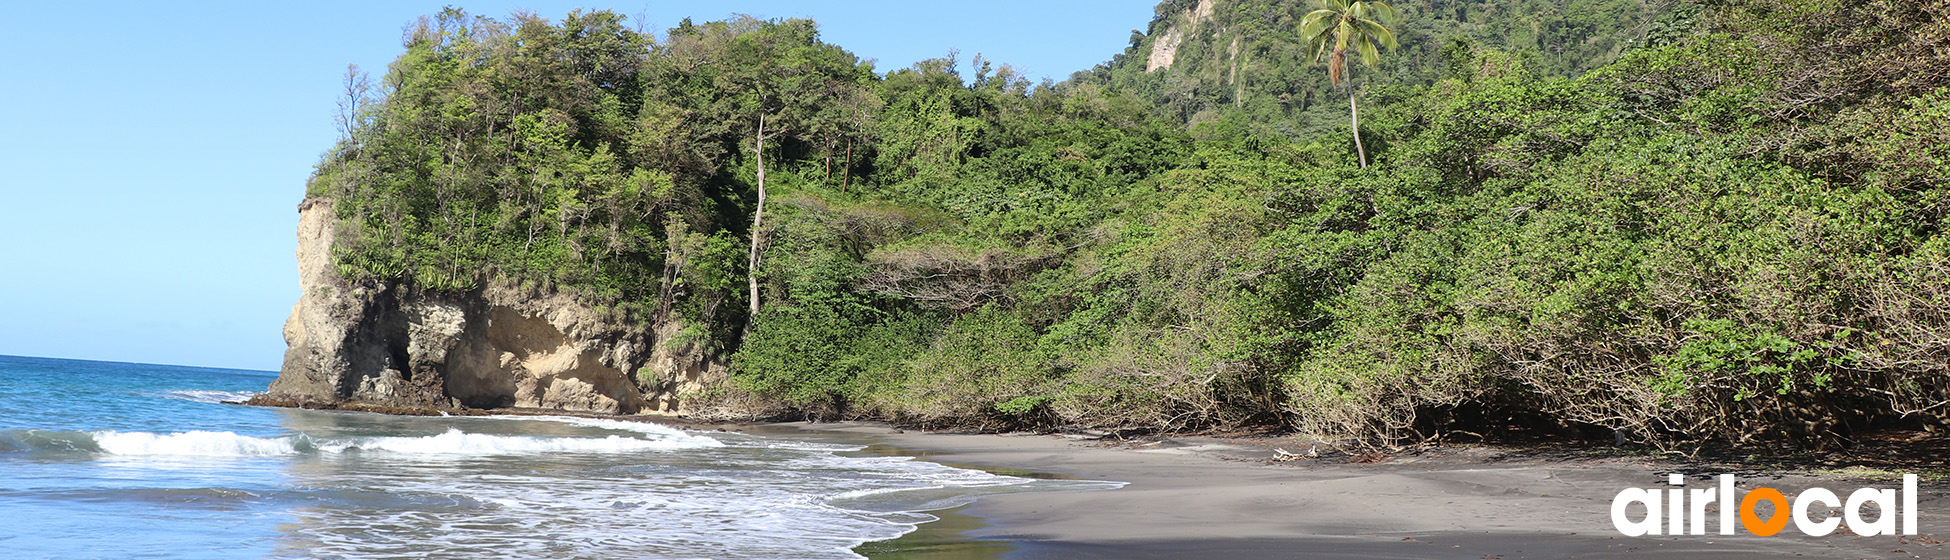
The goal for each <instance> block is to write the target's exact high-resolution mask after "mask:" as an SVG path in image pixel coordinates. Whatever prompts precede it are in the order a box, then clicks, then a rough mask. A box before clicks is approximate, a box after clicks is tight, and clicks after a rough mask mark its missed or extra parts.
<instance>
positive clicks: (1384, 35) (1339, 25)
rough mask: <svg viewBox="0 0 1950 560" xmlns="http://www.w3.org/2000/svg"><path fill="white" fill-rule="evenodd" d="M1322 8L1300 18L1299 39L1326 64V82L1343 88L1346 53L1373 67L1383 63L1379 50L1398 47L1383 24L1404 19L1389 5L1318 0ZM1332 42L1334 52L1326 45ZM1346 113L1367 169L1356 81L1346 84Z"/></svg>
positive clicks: (1345, 72) (1366, 152) (1346, 72)
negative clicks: (1355, 96)
mask: <svg viewBox="0 0 1950 560" xmlns="http://www.w3.org/2000/svg"><path fill="white" fill-rule="evenodd" d="M1318 1H1319V3H1320V9H1318V10H1314V11H1313V12H1310V13H1308V14H1307V15H1306V17H1302V18H1300V38H1301V40H1304V41H1306V42H1307V44H1308V45H1309V46H1311V47H1313V51H1314V60H1325V61H1326V62H1327V79H1328V80H1329V81H1331V82H1333V83H1334V85H1337V86H1338V85H1341V78H1342V77H1343V76H1346V75H1347V74H1348V71H1349V70H1350V69H1349V68H1348V61H1347V54H1348V51H1353V52H1355V53H1357V54H1359V55H1360V56H1361V63H1362V64H1365V65H1367V66H1368V67H1369V68H1373V67H1374V65H1375V63H1376V62H1379V61H1380V60H1381V53H1380V51H1379V49H1380V47H1383V46H1385V47H1388V48H1390V49H1393V48H1395V47H1396V46H1397V45H1396V43H1395V32H1394V31H1390V30H1388V26H1387V25H1383V22H1387V23H1390V24H1392V23H1395V22H1396V21H1398V20H1399V19H1400V18H1401V16H1400V15H1398V14H1396V13H1395V8H1394V7H1392V6H1389V5H1388V3H1387V2H1381V1H1379V0H1376V1H1369V2H1358V1H1357V2H1350V1H1349V0H1318ZM1329 43H1332V44H1333V45H1334V48H1333V50H1331V51H1330V50H1328V48H1327V45H1328V44H1329ZM1347 114H1348V119H1349V120H1350V121H1353V123H1354V151H1355V153H1358V154H1360V155H1361V167H1367V166H1368V151H1367V149H1365V148H1362V147H1361V111H1360V109H1357V108H1355V106H1354V82H1353V80H1348V83H1347Z"/></svg>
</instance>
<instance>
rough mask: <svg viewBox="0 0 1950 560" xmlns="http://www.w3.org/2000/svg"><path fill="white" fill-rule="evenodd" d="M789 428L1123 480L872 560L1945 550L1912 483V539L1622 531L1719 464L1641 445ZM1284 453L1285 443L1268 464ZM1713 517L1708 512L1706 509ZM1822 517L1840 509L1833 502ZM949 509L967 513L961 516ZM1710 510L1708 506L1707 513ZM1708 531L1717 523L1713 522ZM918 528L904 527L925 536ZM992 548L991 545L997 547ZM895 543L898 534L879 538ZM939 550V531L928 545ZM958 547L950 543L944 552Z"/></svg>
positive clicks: (1947, 505) (1024, 503)
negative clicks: (1646, 450) (1377, 456)
mask: <svg viewBox="0 0 1950 560" xmlns="http://www.w3.org/2000/svg"><path fill="white" fill-rule="evenodd" d="M752 429H754V430H757V431H763V432H773V433H781V434H790V435H792V436H793V437H800V438H810V439H826V440H832V441H850V442H859V443H867V444H875V445H884V446H891V447H893V448H898V449H885V448H877V449H881V450H882V451H884V452H900V453H907V454H913V455H916V456H918V457H921V458H924V459H927V460H931V461H937V462H942V463H948V464H955V465H967V466H978V467H986V468H1000V469H1020V470H1024V471H1033V472H1039V473H1051V474H1056V475H1062V476H1069V477H1077V478H1086V479H1100V480H1116V481H1122V482H1126V483H1128V485H1126V486H1125V487H1123V488H1122V489H1118V490H1112V491H1101V492H1075V493H1042V494H1015V495H1003V496H992V497H987V498H983V499H981V500H980V501H978V502H976V503H974V504H972V505H970V506H967V507H964V508H959V509H957V510H955V511H953V512H949V513H948V514H947V515H945V516H944V521H942V522H940V523H944V524H952V525H955V527H953V528H952V529H950V530H947V531H943V530H941V529H939V528H936V529H935V530H933V533H932V535H931V536H928V537H927V538H928V539H932V540H935V541H939V540H941V539H942V538H943V537H942V535H941V533H943V532H948V533H951V534H952V533H959V534H960V535H961V538H962V539H964V546H961V547H938V552H940V553H938V554H923V553H921V552H922V551H910V552H912V553H911V554H907V555H905V556H903V555H901V554H900V551H899V550H898V547H895V548H896V550H894V551H891V552H890V553H886V554H878V553H877V554H876V557H887V558H899V557H927V558H949V557H955V558H996V557H1000V558H1008V559H1017V560H1031V559H1057V558H1470V559H1517V558H1665V559H1687V558H1783V557H1816V558H1945V557H1950V548H1946V547H1945V546H1944V543H1943V542H1942V541H1941V540H1939V537H1940V536H1942V535H1946V534H1950V533H1946V529H1950V527H1946V525H1945V523H1946V518H1945V516H1944V512H1945V510H1946V509H1950V499H1946V498H1945V497H1944V490H1945V487H1944V485H1943V484H1942V483H1941V482H1939V481H1932V480H1928V479H1925V480H1924V481H1923V483H1922V486H1921V492H1920V497H1919V507H1918V511H1919V517H1918V532H1919V534H1918V535H1917V536H1913V537H1898V536H1879V537H1862V536H1857V535H1851V534H1842V533H1837V534H1833V535H1829V536H1826V537H1820V538H1816V537H1808V536H1806V535H1803V534H1800V533H1797V532H1795V530H1794V529H1793V528H1792V527H1790V528H1789V529H1788V530H1787V531H1785V532H1783V533H1781V534H1780V535H1776V536H1773V537H1757V536H1753V535H1748V534H1744V533H1742V534H1740V535H1736V536H1731V537H1726V536H1720V535H1717V534H1712V535H1697V536H1695V535H1687V536H1646V537H1626V536H1622V535H1620V533H1619V532H1618V531H1617V530H1616V529H1615V528H1614V527H1613V525H1612V523H1611V517H1610V507H1611V503H1612V499H1613V497H1614V496H1616V495H1617V494H1618V492H1619V491H1620V490H1622V489H1625V488H1627V487H1640V488H1670V487H1669V486H1665V484H1666V481H1667V474H1668V473H1672V472H1681V473H1684V474H1687V475H1688V486H1689V487H1692V488H1704V487H1707V486H1709V485H1710V482H1709V481H1707V480H1706V478H1707V477H1710V476H1713V475H1718V474H1722V472H1723V471H1710V472H1709V471H1708V470H1706V469H1705V468H1700V467H1688V466H1686V465H1684V464H1681V463H1678V462H1669V461H1660V460H1648V459H1646V458H1643V457H1625V458H1591V457H1588V456H1585V457H1574V456H1565V455H1562V454H1557V455H1552V454H1532V453H1527V452H1525V451H1522V450H1520V449H1512V448H1495V447H1459V448H1445V449H1441V450H1436V451H1434V452H1426V453H1420V454H1413V455H1407V454H1404V455H1397V456H1393V457H1390V458H1387V459H1386V460H1383V461H1379V462H1374V463H1357V462H1354V461H1351V460H1349V458H1348V457H1346V456H1345V455H1340V454H1338V453H1335V452H1333V451H1331V450H1326V449H1324V448H1318V449H1317V451H1324V452H1323V453H1321V457H1319V458H1309V457H1306V454H1307V449H1308V444H1307V442H1305V441H1301V440H1279V439H1261V438H1241V439H1234V438H1208V437H1173V438H1162V439H1160V438H1150V439H1145V440H1137V441H1114V440H1113V441H1105V440H1100V439H1096V438H1089V437H1083V436H1073V435H1032V434H1006V435H981V434H934V433H922V432H917V431H912V430H899V429H896V428H892V427H889V426H885V425H878V424H869V423H844V422H843V423H822V424H802V423H787V424H768V425H763V426H756V427H753V428H752ZM1276 449H1285V450H1287V451H1289V452H1293V453H1296V454H1299V455H1301V457H1298V458H1293V459H1291V460H1286V461H1272V460H1271V459H1273V458H1274V457H1275V455H1276V453H1278V452H1277V451H1276ZM1734 474H1736V475H1738V476H1739V477H1740V479H1739V480H1740V484H1739V486H1740V488H1741V490H1742V491H1743V492H1744V491H1745V490H1746V489H1749V488H1754V487H1759V486H1766V487H1772V488H1776V489H1780V490H1782V491H1783V492H1784V493H1786V494H1787V495H1788V497H1789V498H1790V499H1792V498H1793V497H1794V496H1795V494H1796V493H1797V492H1799V491H1800V490H1801V489H1805V488H1811V487H1821V488H1827V489H1830V490H1833V491H1835V492H1836V493H1838V494H1841V495H1843V496H1847V495H1848V493H1849V492H1850V491H1852V490H1853V489H1856V488H1862V487H1876V488H1897V487H1899V486H1900V481H1899V480H1895V479H1892V478H1890V477H1888V476H1886V474H1884V475H1878V474H1875V473H1867V472H1864V473H1860V474H1855V473H1849V474H1840V473H1837V474H1828V473H1819V472H1808V471H1747V472H1735V473H1734ZM1707 511H1709V512H1713V515H1715V516H1717V511H1718V510H1717V509H1716V508H1712V507H1709V508H1708V510H1707ZM1835 514H1836V515H1840V513H1839V510H1836V513H1835ZM963 516H966V517H968V518H972V519H968V518H963ZM1715 519H1717V517H1715ZM1708 523H1709V526H1713V527H1716V525H1713V522H1712V521H1709V522H1708ZM929 530H930V529H929V528H925V527H924V529H923V531H920V532H917V534H921V533H927V532H928V531H929ZM998 543H999V544H1005V545H1006V546H997V545H998ZM896 544H899V543H896ZM935 544H937V545H938V544H939V543H935ZM949 551H959V552H952V553H951V552H949Z"/></svg>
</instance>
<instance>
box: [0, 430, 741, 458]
mask: <svg viewBox="0 0 1950 560" xmlns="http://www.w3.org/2000/svg"><path fill="white" fill-rule="evenodd" d="M678 435H680V436H682V437H663V438H648V439H646V438H635V437H625V436H609V437H603V438H575V437H539V436H504V435H492V434H474V433H467V432H463V431H460V430H458V429H452V428H450V429H448V430H447V431H446V432H445V433H442V434H440V435H434V436H424V437H360V438H313V437H311V436H308V435H304V434H298V435H292V436H284V437H254V436H247V435H242V434H237V433H233V432H213V431H191V432H180V433H171V434H157V433H150V432H118V431H112V430H104V431H96V432H62V431H45V430H7V431H4V432H0V452H44V453H65V452H86V453H99V454H105V455H114V456H127V457H280V456H287V455H299V454H309V453H333V454H336V453H348V452H358V453H382V454H392V455H404V456H416V457H475V456H493V455H526V454H535V453H630V452H642V451H669V450H678V449H693V448H701V447H717V446H722V445H723V444H722V443H719V442H718V441H717V440H714V439H711V438H708V437H704V436H695V435H690V434H678Z"/></svg>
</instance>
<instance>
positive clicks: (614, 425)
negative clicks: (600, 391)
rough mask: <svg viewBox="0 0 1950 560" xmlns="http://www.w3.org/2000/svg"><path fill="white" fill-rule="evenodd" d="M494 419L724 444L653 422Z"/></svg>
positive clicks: (699, 444) (701, 444)
mask: <svg viewBox="0 0 1950 560" xmlns="http://www.w3.org/2000/svg"><path fill="white" fill-rule="evenodd" d="M495 418H505V419H511V420H545V421H549V422H561V423H563V424H570V425H575V426H582V427H585V428H601V429H605V430H617V431H624V432H636V433H639V434H647V435H653V436H657V437H658V438H661V439H663V440H665V441H676V442H684V443H687V444H690V445H691V446H693V447H724V442H721V441H718V440H717V439H714V438H711V437H709V436H700V435H696V434H692V433H690V432H686V431H683V430H680V429H677V428H673V427H670V426H665V425H663V424H658V423H655V422H632V421H628V420H610V419H607V418H580V417H575V416H496V417H495Z"/></svg>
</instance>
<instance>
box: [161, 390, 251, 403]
mask: <svg viewBox="0 0 1950 560" xmlns="http://www.w3.org/2000/svg"><path fill="white" fill-rule="evenodd" d="M161 396H162V397H163V398H166V399H177V400H185V401H196V402H200V403H210V404H219V403H225V402H239V401H246V400H250V398H251V397H255V396H257V393H253V392H250V391H204V390H191V389H184V390H180V391H170V392H167V393H163V394H162V395H161Z"/></svg>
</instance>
